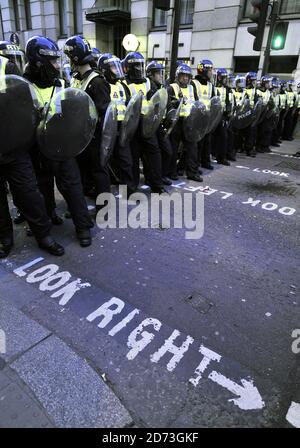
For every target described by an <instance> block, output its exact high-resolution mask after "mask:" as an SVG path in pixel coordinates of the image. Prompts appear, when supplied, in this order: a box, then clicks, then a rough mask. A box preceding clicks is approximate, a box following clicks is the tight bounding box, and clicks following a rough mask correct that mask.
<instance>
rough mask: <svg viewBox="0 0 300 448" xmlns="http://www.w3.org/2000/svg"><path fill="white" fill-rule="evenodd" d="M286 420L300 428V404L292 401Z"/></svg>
mask: <svg viewBox="0 0 300 448" xmlns="http://www.w3.org/2000/svg"><path fill="white" fill-rule="evenodd" d="M285 418H286V419H287V421H288V422H289V423H290V424H291V425H293V426H294V427H295V428H300V403H295V402H294V401H292V403H291V406H290V407H289V410H288V412H287V414H286V417H285Z"/></svg>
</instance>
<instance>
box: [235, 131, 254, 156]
mask: <svg viewBox="0 0 300 448" xmlns="http://www.w3.org/2000/svg"><path fill="white" fill-rule="evenodd" d="M256 135H257V129H256V126H253V127H252V126H248V127H246V128H244V129H238V130H235V131H234V148H235V151H237V150H240V151H245V152H246V153H247V154H249V153H250V152H253V151H254V146H255V141H256Z"/></svg>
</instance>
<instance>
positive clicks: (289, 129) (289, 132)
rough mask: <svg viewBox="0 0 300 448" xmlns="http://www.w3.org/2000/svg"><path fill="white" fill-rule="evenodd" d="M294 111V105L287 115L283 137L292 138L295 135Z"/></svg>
mask: <svg viewBox="0 0 300 448" xmlns="http://www.w3.org/2000/svg"><path fill="white" fill-rule="evenodd" d="M293 112H294V109H293V108H292V107H290V108H289V110H288V112H287V114H286V116H285V120H284V126H283V132H282V138H291V137H292V136H293V130H294V128H293V124H294V117H293Z"/></svg>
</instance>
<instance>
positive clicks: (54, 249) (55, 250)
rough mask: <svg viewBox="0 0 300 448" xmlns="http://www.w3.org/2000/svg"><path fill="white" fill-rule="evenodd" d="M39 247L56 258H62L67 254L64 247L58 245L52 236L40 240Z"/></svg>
mask: <svg viewBox="0 0 300 448" xmlns="http://www.w3.org/2000/svg"><path fill="white" fill-rule="evenodd" d="M38 245H39V247H40V248H41V249H44V250H46V251H47V252H48V253H49V254H51V255H55V256H56V257H61V256H62V255H64V253H65V249H64V248H63V246H61V245H60V244H58V243H57V242H56V241H55V240H54V239H53V238H52V236H51V235H48V236H45V238H42V239H41V240H38Z"/></svg>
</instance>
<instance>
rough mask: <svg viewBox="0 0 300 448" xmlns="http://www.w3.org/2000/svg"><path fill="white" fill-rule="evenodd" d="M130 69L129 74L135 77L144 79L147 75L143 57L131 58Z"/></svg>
mask: <svg viewBox="0 0 300 448" xmlns="http://www.w3.org/2000/svg"><path fill="white" fill-rule="evenodd" d="M128 65H129V69H128V74H129V75H130V76H132V77H133V78H134V79H143V78H145V76H146V73H145V61H144V60H142V59H131V60H130V61H129V62H128Z"/></svg>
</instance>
